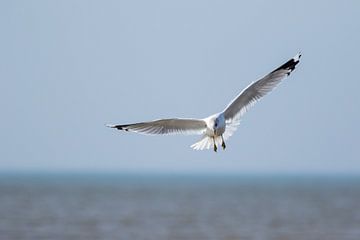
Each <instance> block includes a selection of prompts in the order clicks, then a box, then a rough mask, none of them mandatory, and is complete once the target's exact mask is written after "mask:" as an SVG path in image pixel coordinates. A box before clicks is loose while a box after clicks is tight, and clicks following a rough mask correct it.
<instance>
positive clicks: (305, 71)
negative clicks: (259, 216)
mask: <svg viewBox="0 0 360 240" xmlns="http://www.w3.org/2000/svg"><path fill="white" fill-rule="evenodd" d="M0 28H1V38H0V53H1V54H0V79H1V88H0V91H1V94H0V107H1V118H0V123H1V124H0V131H1V138H0V146H1V147H0V149H1V151H0V170H3V171H6V170H15V171H27V170H32V171H34V170H35V171H44V170H50V171H63V170H71V171H127V170H131V171H184V172H191V171H205V172H206V171H221V172H245V173H250V172H260V173H261V172H291V173H293V172H295V173H298V172H309V173H314V172H320V173H333V172H340V173H360V154H359V153H360V150H359V143H360V128H359V122H360V107H359V104H360V96H359V94H358V92H359V88H360V78H359V77H358V69H359V66H360V65H359V64H360V61H359V56H360V46H359V43H360V31H359V30H360V3H359V1H355V0H354V1H265V0H263V1H260V0H257V1H165V0H164V1H85V0H83V1H82V0H79V1H2V2H1V3H0ZM298 51H301V52H302V53H303V58H302V61H301V63H300V64H299V65H298V68H297V70H296V71H295V72H294V73H293V74H292V75H291V77H290V78H288V79H287V80H286V81H284V83H283V84H282V85H281V86H280V87H279V88H277V89H276V90H275V91H274V92H272V93H271V94H270V95H268V96H266V97H265V98H264V99H263V100H262V101H261V102H259V103H258V104H257V105H256V106H255V107H253V108H252V109H251V110H250V111H249V112H248V113H247V114H246V115H245V116H244V118H243V120H242V122H241V125H240V127H239V129H238V131H237V132H236V134H235V135H234V136H233V137H231V138H230V139H229V140H228V142H227V146H228V148H227V149H226V151H225V152H224V151H219V152H218V153H217V154H215V153H214V152H212V151H202V152H196V151H193V150H191V149H190V147H189V146H190V145H191V144H192V143H194V142H195V141H197V140H198V138H199V137H198V136H166V137H163V136H156V137H148V136H142V135H136V134H128V133H122V132H118V131H115V130H113V129H108V128H106V127H104V124H105V123H131V122H137V121H146V120H153V119H157V118H162V117H206V116H208V115H209V114H212V113H215V112H217V111H220V110H222V109H223V108H224V107H225V106H226V105H227V104H228V102H229V101H230V100H231V99H232V98H233V97H234V96H235V95H237V94H238V93H239V92H240V91H241V90H242V89H243V88H244V87H245V86H247V85H248V84H249V83H250V82H251V81H253V80H256V79H257V78H259V77H261V76H262V75H264V74H266V73H268V72H269V71H271V70H273V69H274V68H275V67H278V66H279V65H280V64H282V63H283V62H285V61H286V60H288V59H289V58H290V57H292V56H294V55H295V54H296V53H297V52H298Z"/></svg>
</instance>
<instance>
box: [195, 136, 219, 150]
mask: <svg viewBox="0 0 360 240" xmlns="http://www.w3.org/2000/svg"><path fill="white" fill-rule="evenodd" d="M215 142H216V145H218V146H220V145H221V137H217V138H215ZM213 145H214V140H213V138H211V137H208V136H206V135H205V136H203V137H202V138H201V139H200V141H198V142H196V143H194V144H193V145H191V146H190V147H191V148H192V149H194V150H204V149H210V148H211V147H213Z"/></svg>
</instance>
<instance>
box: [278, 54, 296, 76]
mask: <svg viewBox="0 0 360 240" xmlns="http://www.w3.org/2000/svg"><path fill="white" fill-rule="evenodd" d="M301 56H302V54H301V53H300V52H299V53H298V54H296V55H295V57H293V58H292V59H290V60H289V61H287V62H286V63H284V64H283V65H281V66H280V67H278V68H277V69H275V70H274V71H272V72H276V71H279V70H289V72H288V73H287V75H290V73H291V72H292V71H294V69H295V66H296V65H297V64H298V63H299V62H300V58H301Z"/></svg>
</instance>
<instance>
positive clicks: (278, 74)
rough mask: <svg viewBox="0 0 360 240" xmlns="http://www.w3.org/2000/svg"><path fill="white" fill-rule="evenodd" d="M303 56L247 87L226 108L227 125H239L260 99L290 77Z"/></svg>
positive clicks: (297, 56) (294, 58) (299, 55)
mask: <svg viewBox="0 0 360 240" xmlns="http://www.w3.org/2000/svg"><path fill="white" fill-rule="evenodd" d="M300 57H301V54H300V53H298V54H297V55H296V56H295V57H293V58H292V59H290V60H289V61H287V62H286V63H284V64H283V65H281V66H280V67H278V68H277V69H275V70H274V71H272V72H271V73H269V74H268V75H266V76H264V77H263V78H261V79H259V80H257V81H255V82H252V83H251V84H250V85H249V86H247V87H246V88H245V89H244V90H243V91H242V92H241V93H240V94H239V95H238V96H237V97H236V98H235V99H234V100H233V101H231V103H230V104H229V105H228V106H227V107H226V108H225V110H224V116H225V119H226V121H227V123H229V124H231V123H232V122H233V124H235V125H236V124H237V125H238V121H239V119H240V117H241V116H242V115H243V114H244V113H245V112H246V111H247V110H248V109H249V108H250V107H251V106H252V105H254V104H255V103H256V102H257V101H258V100H259V99H260V98H262V97H263V96H265V95H266V94H267V93H269V92H270V91H271V90H273V89H274V88H275V87H276V86H277V85H278V84H279V83H280V82H281V80H282V79H284V78H285V77H286V76H288V75H290V73H291V72H292V71H293V70H294V69H295V66H296V65H297V64H298V63H299V60H300Z"/></svg>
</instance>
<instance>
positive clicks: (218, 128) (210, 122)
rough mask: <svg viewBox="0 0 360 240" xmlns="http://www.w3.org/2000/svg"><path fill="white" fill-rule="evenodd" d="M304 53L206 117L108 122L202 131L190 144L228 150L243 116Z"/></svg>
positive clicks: (147, 129)
mask: <svg viewBox="0 0 360 240" xmlns="http://www.w3.org/2000/svg"><path fill="white" fill-rule="evenodd" d="M300 57H301V54H300V53H298V54H296V55H295V57H293V58H291V59H290V60H289V61H287V62H286V63H284V64H283V65H281V66H280V67H278V68H276V69H275V70H273V71H272V72H270V73H269V74H267V75H265V76H264V77H262V78H260V79H259V80H257V81H254V82H252V83H251V84H249V85H248V86H247V87H246V88H245V89H244V90H242V91H241V92H240V93H239V94H238V95H237V96H236V97H235V98H234V99H233V100H232V101H231V102H230V103H229V104H228V105H227V107H226V108H225V109H224V110H223V111H222V112H220V113H216V114H213V115H211V116H209V117H207V118H203V119H191V118H169V119H159V120H154V121H150V122H140V123H132V124H121V125H110V124H109V125H106V126H107V127H110V128H115V129H118V130H123V131H130V132H136V133H141V134H146V135H170V134H187V135H189V134H196V135H202V137H201V139H200V140H199V141H198V142H196V143H195V144H193V145H191V148H193V149H195V150H203V149H210V148H211V147H213V149H214V151H215V152H217V149H218V146H220V145H221V147H222V148H223V150H225V148H226V145H225V141H226V140H227V139H228V138H229V137H231V136H232V135H233V133H234V132H235V131H236V129H237V127H238V126H239V124H240V118H241V117H242V116H243V115H244V113H245V112H247V111H248V110H249V108H250V107H251V106H253V105H254V104H255V103H256V102H258V101H259V100H260V99H261V98H262V97H264V96H265V95H266V94H267V93H269V92H271V91H272V90H273V89H274V88H275V87H276V86H278V85H279V83H280V82H281V81H282V80H283V79H284V78H286V77H287V76H289V75H290V73H291V72H292V71H294V69H295V66H296V65H297V64H298V63H299V61H300Z"/></svg>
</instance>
